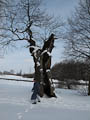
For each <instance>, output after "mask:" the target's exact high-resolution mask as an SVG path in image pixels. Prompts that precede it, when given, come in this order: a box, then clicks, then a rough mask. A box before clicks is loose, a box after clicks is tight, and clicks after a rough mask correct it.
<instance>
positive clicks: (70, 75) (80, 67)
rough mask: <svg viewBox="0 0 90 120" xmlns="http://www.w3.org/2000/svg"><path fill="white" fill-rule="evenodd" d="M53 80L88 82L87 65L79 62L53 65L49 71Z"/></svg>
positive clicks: (64, 62)
mask: <svg viewBox="0 0 90 120" xmlns="http://www.w3.org/2000/svg"><path fill="white" fill-rule="evenodd" d="M51 74H52V78H53V79H57V80H60V81H65V80H88V77H89V65H88V63H86V62H81V61H73V60H71V61H63V62H60V63H57V64H55V65H54V66H53V67H52V69H51Z"/></svg>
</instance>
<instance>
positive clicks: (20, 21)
mask: <svg viewBox="0 0 90 120" xmlns="http://www.w3.org/2000/svg"><path fill="white" fill-rule="evenodd" d="M41 5H42V0H20V1H16V2H15V3H12V2H11V5H10V4H9V6H8V10H6V11H5V15H6V20H5V21H4V22H3V25H2V26H1V27H0V30H1V31H2V32H1V34H2V38H3V39H0V46H1V47H2V48H6V47H8V46H9V45H14V44H15V42H16V43H17V41H27V43H28V45H27V47H28V48H29V51H30V53H31V55H32V57H33V60H34V63H35V66H34V68H35V79H36V80H37V81H39V82H42V85H43V90H44V91H43V93H46V94H47V95H48V96H49V97H53V96H54V97H55V93H54V91H52V87H51V83H50V80H49V77H48V73H47V72H48V69H49V70H50V67H51V55H50V53H51V52H52V49H53V48H54V40H55V38H56V37H55V35H56V36H57V35H58V36H60V29H61V27H62V25H63V23H62V22H61V21H60V20H59V19H55V18H54V17H53V16H49V15H48V14H47V13H46V12H45V10H43V9H42V7H41ZM52 33H54V34H55V35H54V34H52ZM56 33H57V34H56ZM41 40H42V41H43V44H41ZM13 43H14V44H13ZM38 43H40V44H38Z"/></svg>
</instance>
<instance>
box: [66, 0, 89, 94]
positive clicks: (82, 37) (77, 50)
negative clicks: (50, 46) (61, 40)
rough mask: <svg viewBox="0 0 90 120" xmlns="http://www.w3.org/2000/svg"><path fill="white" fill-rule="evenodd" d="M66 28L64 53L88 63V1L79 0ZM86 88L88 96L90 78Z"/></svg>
mask: <svg viewBox="0 0 90 120" xmlns="http://www.w3.org/2000/svg"><path fill="white" fill-rule="evenodd" d="M68 26H69V27H68V29H67V35H66V39H67V47H66V48H67V49H66V53H68V54H69V55H70V56H71V57H75V58H79V59H80V58H81V59H88V60H89V61H90V0H80V2H79V5H78V7H77V8H76V11H75V12H74V14H73V15H72V17H71V18H69V19H68ZM88 88H89V89H88V94H89V95H90V78H89V87H88Z"/></svg>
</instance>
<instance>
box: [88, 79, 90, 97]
mask: <svg viewBox="0 0 90 120" xmlns="http://www.w3.org/2000/svg"><path fill="white" fill-rule="evenodd" d="M88 95H90V78H89V85H88Z"/></svg>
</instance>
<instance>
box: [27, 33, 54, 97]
mask: <svg viewBox="0 0 90 120" xmlns="http://www.w3.org/2000/svg"><path fill="white" fill-rule="evenodd" d="M28 42H29V43H30V48H29V51H30V53H31V55H32V56H33V60H34V64H35V65H34V68H35V76H34V79H35V80H36V81H39V82H40V83H41V88H42V89H41V96H43V95H44V93H45V94H46V95H47V96H48V97H56V95H55V93H54V89H53V87H52V85H51V82H50V80H49V76H48V72H47V70H48V69H49V71H50V67H51V56H50V53H51V52H52V49H53V47H54V35H53V34H51V35H50V37H49V39H48V40H47V41H46V42H45V43H44V46H43V48H42V49H40V48H39V47H37V46H36V43H35V41H34V40H32V38H31V36H30V41H28ZM36 48H38V49H36Z"/></svg>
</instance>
